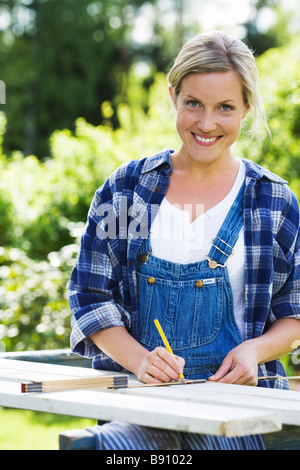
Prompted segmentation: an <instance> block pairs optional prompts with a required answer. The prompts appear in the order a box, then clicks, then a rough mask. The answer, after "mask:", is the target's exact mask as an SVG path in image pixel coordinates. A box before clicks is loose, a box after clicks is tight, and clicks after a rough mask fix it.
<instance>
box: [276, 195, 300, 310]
mask: <svg viewBox="0 0 300 470" xmlns="http://www.w3.org/2000/svg"><path fill="white" fill-rule="evenodd" d="M281 214H282V215H281V218H280V219H278V217H276V213H275V211H274V220H275V225H277V232H276V237H275V240H274V247H273V251H274V278H273V279H274V280H273V298H272V312H273V313H274V315H275V317H276V318H277V319H278V318H282V317H294V318H298V319H300V234H299V233H300V232H299V205H298V201H297V198H296V196H295V195H294V193H293V192H292V191H290V190H289V188H286V191H285V206H284V208H283V209H282V212H281ZM276 220H278V223H277V224H276Z"/></svg>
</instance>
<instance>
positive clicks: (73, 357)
mask: <svg viewBox="0 0 300 470" xmlns="http://www.w3.org/2000/svg"><path fill="white" fill-rule="evenodd" d="M0 359H12V360H17V361H30V362H43V363H47V364H57V365H68V366H73V367H89V368H91V367H92V358H86V357H82V356H80V355H78V354H75V353H73V352H72V351H71V349H70V348H68V349H43V350H39V351H14V352H4V353H0Z"/></svg>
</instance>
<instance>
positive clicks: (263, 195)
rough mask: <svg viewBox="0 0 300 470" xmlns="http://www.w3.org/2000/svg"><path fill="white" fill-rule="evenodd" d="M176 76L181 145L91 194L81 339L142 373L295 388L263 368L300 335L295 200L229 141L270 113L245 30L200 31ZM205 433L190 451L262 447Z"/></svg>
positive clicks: (81, 273)
mask: <svg viewBox="0 0 300 470" xmlns="http://www.w3.org/2000/svg"><path fill="white" fill-rule="evenodd" d="M168 79H169V83H170V88H169V90H170V95H171V98H172V101H173V104H174V106H175V109H176V115H177V119H176V127H177V132H178V135H179V136H180V138H181V141H182V145H181V147H180V148H179V149H178V150H176V151H173V150H164V151H162V152H159V153H158V154H156V155H154V156H151V157H148V158H144V159H142V160H139V161H131V162H128V163H126V164H125V165H123V166H121V167H120V168H119V169H118V170H117V171H116V172H114V173H113V175H112V176H111V177H110V178H109V179H108V180H107V181H106V183H105V184H104V185H103V186H102V187H101V188H100V189H99V190H98V191H97V192H96V195H95V198H94V201H93V203H92V205H91V208H90V212H89V219H88V223H87V226H86V230H85V233H84V235H83V237H82V243H81V250H80V254H79V258H78V262H77V265H76V267H75V269H74V271H73V273H72V277H71V281H70V285H69V295H70V305H71V308H72V310H73V330H72V335H71V345H72V349H73V351H75V352H77V353H79V354H82V355H85V356H89V357H91V356H92V357H94V361H93V364H94V367H95V368H100V369H110V370H123V369H127V370H129V371H131V372H133V373H135V374H136V375H137V377H138V379H139V380H140V381H142V382H146V383H154V382H166V381H171V380H178V379H179V374H180V373H182V372H184V376H185V378H191V379H195V378H203V377H204V378H208V379H210V380H214V381H218V382H226V383H235V384H246V385H254V386H256V385H259V386H276V387H281V388H288V385H287V381H286V380H277V381H271V382H267V381H258V376H259V375H262V374H264V375H271V374H272V375H275V374H280V375H284V370H283V367H282V365H281V363H280V361H279V359H278V358H279V357H280V356H282V355H283V354H286V353H287V352H289V351H290V350H291V349H292V345H293V342H294V341H295V340H296V339H299V338H300V322H299V321H298V320H299V319H300V308H299V305H300V302H299V300H300V290H299V279H300V272H299V271H300V270H299V264H300V263H299V252H300V250H299V207H298V202H297V199H296V197H295V195H294V194H293V193H292V191H291V190H290V189H289V187H288V186H287V184H286V182H285V181H284V180H282V179H281V178H279V177H278V176H276V175H274V174H272V173H271V172H269V171H267V170H265V169H264V168H262V167H260V166H258V165H256V164H254V163H253V162H250V161H246V160H241V159H239V158H236V157H235V156H233V154H232V150H231V148H232V145H233V144H234V143H235V142H236V140H237V139H238V137H239V134H240V129H241V125H242V121H243V119H244V118H245V117H246V116H247V114H248V113H249V111H250V112H252V114H253V117H254V124H255V126H256V125H257V123H258V121H259V120H262V121H264V122H265V117H264V111H263V107H262V105H261V101H260V97H259V93H258V90H257V83H258V78H257V69H256V65H255V60H254V58H253V55H252V53H251V51H250V50H249V49H248V48H247V47H246V46H245V45H244V44H243V43H242V42H241V41H239V40H237V39H236V38H233V37H231V36H229V35H227V34H226V33H223V32H220V31H217V32H212V33H204V34H200V35H198V36H197V37H196V38H194V39H192V40H190V41H189V42H188V43H187V44H186V45H185V46H184V47H183V49H182V50H181V51H180V53H179V55H178V57H177V59H176V60H175V63H174V65H173V67H172V69H171V71H170V73H169V75H168ZM255 126H254V127H255ZM155 318H158V319H159V320H160V323H161V325H162V327H163V329H164V331H165V334H166V336H167V338H168V340H169V342H170V344H171V346H172V348H173V351H174V354H175V356H173V355H171V354H170V353H168V351H167V350H166V349H165V348H164V347H163V345H162V342H161V340H160V337H159V335H158V333H157V331H156V330H155V327H154V323H153V320H154V319H155ZM198 438H199V441H198V443H196V444H195V443H193V444H191V445H192V447H193V448H199V449H200V448H201V449H202V448H219V449H221V448H228V446H229V447H230V448H233V449H239V448H243V449H247V448H250V449H252V448H262V447H263V443H262V439H260V438H259V436H258V437H257V436H252V437H248V438H246V439H236V440H233V441H230V440H226V439H224V438H212V440H211V438H210V437H209V436H198ZM206 438H207V439H206ZM212 441H213V442H212Z"/></svg>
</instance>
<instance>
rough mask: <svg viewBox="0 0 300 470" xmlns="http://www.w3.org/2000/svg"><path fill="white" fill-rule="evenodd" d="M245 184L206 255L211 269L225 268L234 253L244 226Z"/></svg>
mask: <svg viewBox="0 0 300 470" xmlns="http://www.w3.org/2000/svg"><path fill="white" fill-rule="evenodd" d="M244 190H245V182H244V183H243V184H242V186H241V189H240V190H239V193H238V195H237V197H236V198H235V200H234V203H233V204H232V206H231V208H230V210H229V212H228V214H227V216H226V218H225V220H224V222H223V224H222V226H221V228H220V230H219V232H218V234H217V236H216V237H215V238H214V240H213V243H212V246H211V249H210V251H209V253H208V255H206V259H207V260H208V264H209V267H210V268H212V269H215V268H216V267H217V266H221V267H225V266H226V262H227V259H228V258H229V256H230V255H231V253H232V252H233V247H234V245H235V244H236V242H237V239H238V237H239V233H240V231H241V228H242V226H243V198H244Z"/></svg>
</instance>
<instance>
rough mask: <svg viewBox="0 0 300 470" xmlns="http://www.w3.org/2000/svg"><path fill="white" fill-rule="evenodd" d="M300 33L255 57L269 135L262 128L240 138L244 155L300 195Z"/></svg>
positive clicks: (239, 146) (241, 150) (239, 147)
mask: <svg viewBox="0 0 300 470" xmlns="http://www.w3.org/2000/svg"><path fill="white" fill-rule="evenodd" d="M298 44H299V37H296V38H295V39H294V40H293V41H292V42H291V43H290V44H289V45H288V46H285V47H282V48H277V49H271V50H269V51H267V52H266V53H265V54H263V55H262V56H261V57H260V58H259V59H258V67H259V71H260V77H261V80H260V81H261V91H262V95H263V101H264V104H265V108H266V112H267V117H268V121H269V127H270V131H271V134H272V136H271V138H270V137H269V135H268V134H267V132H264V131H263V130H261V131H260V132H259V133H258V135H257V138H255V139H254V140H253V141H252V142H250V145H249V140H248V139H247V137H245V136H244V137H243V138H242V139H241V140H240V143H239V144H238V146H237V148H238V151H239V152H241V154H242V155H243V156H245V157H246V158H250V159H252V160H254V161H256V162H257V163H259V164H261V165H264V166H265V167H267V168H269V169H270V170H271V171H274V172H275V173H277V174H278V175H280V176H281V177H282V178H284V179H286V180H287V181H288V182H289V184H290V186H291V187H292V189H293V190H294V191H295V193H296V194H297V196H298V198H299V197H300V152H299V144H300V80H299V69H300V55H299V47H298Z"/></svg>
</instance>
